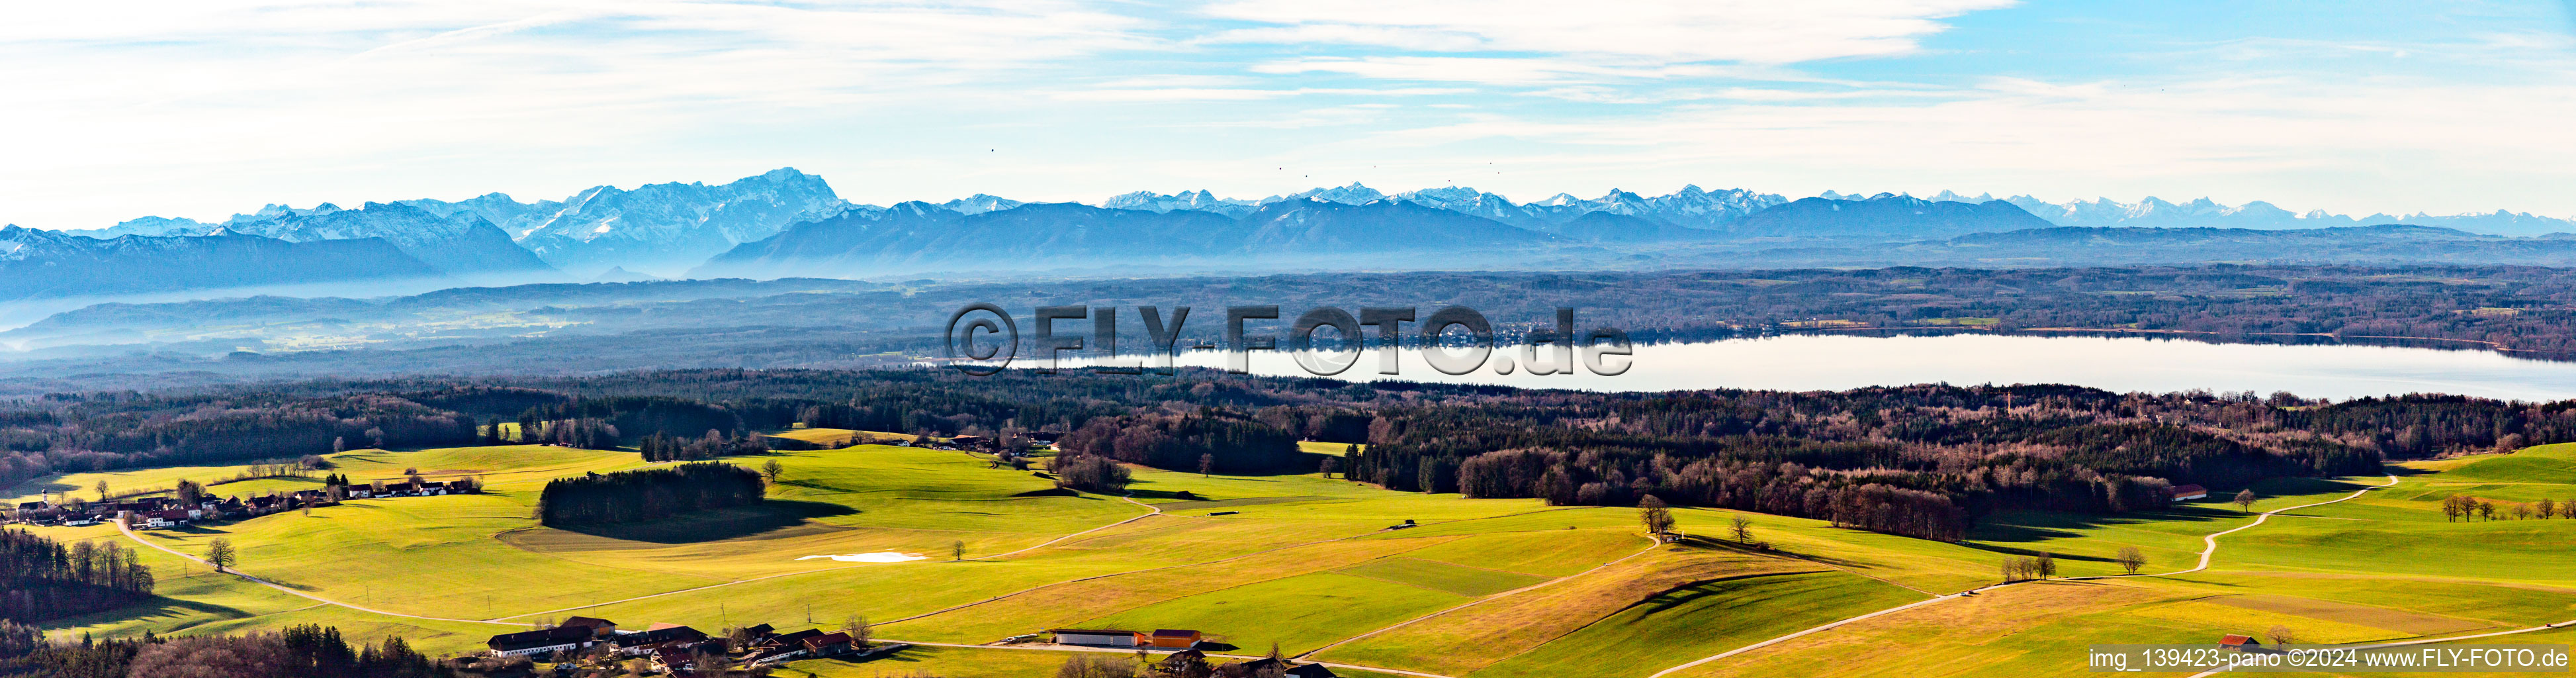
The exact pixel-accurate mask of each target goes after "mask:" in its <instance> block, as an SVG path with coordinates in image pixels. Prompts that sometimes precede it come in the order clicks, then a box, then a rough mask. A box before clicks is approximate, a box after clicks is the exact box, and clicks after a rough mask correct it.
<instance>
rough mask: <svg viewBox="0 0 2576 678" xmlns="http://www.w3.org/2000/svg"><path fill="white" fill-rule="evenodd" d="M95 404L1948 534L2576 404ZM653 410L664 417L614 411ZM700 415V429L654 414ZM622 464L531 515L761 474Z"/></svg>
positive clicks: (832, 379)
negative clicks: (534, 429)
mask: <svg viewBox="0 0 2576 678" xmlns="http://www.w3.org/2000/svg"><path fill="white" fill-rule="evenodd" d="M99 402H112V403H118V405H117V406H118V407H135V408H136V409H146V410H147V411H148V408H141V407H139V406H135V405H127V404H125V403H156V402H158V403H218V402H219V403H225V404H227V406H228V407H230V408H233V409H234V410H239V409H243V408H244V407H245V406H246V404H249V403H274V404H276V406H278V407H282V408H286V409H287V410H288V411H307V410H309V409H311V408H312V407H314V406H313V405H312V403H324V402H376V403H397V402H398V403H405V404H408V407H411V408H418V409H417V410H416V414H415V415H413V416H418V417H422V418H423V419H424V420H428V421H442V420H443V421H469V420H475V419H478V418H479V419H483V420H490V421H499V420H504V419H506V418H508V417H510V416H516V414H509V413H527V412H528V411H529V409H530V408H532V407H539V405H533V404H532V403H540V404H541V405H542V407H541V408H540V409H541V410H542V411H539V412H535V413H531V414H529V417H530V418H529V419H528V420H526V421H529V422H538V423H539V428H540V429H544V428H548V426H547V425H544V424H543V423H542V422H545V421H549V420H552V419H550V418H552V417H559V416H572V417H576V418H574V419H561V420H552V421H573V422H578V421H581V420H582V419H590V420H594V421H596V422H599V423H598V424H597V425H596V426H597V430H596V431H595V432H594V433H593V434H591V435H596V436H601V437H615V438H617V442H618V444H621V445H625V446H630V447H636V448H639V449H640V453H641V454H644V455H647V456H648V458H652V459H654V460H686V459H693V458H704V457H706V456H714V455H716V454H725V453H744V452H756V451H757V449H758V446H757V444H756V443H752V442H747V441H756V440H757V439H759V438H760V436H757V435H755V432H757V431H765V430H777V429H784V428H789V427H792V426H794V425H797V424H800V423H802V424H806V425H812V426H828V427H835V428H856V429H863V430H874V431H887V432H896V433H905V434H927V435H936V436H948V435H957V434H977V435H986V436H996V437H998V436H1000V435H1001V434H1004V433H1007V432H1021V431H1050V432H1055V433H1059V434H1061V436H1060V438H1059V445H1060V446H1061V448H1062V450H1063V457H1064V458H1062V459H1058V460H1056V461H1055V462H1054V463H1053V464H1051V467H1054V468H1065V469H1076V468H1078V469H1082V470H1081V471H1080V472H1079V473H1078V474H1077V477H1074V478H1069V479H1067V482H1068V484H1073V485H1080V486H1083V487H1085V488H1086V489H1096V488H1111V487H1115V486H1117V485H1122V484H1123V483H1124V479H1123V474H1118V473H1114V472H1111V471H1109V470H1108V469H1107V468H1104V467H1101V466H1100V465H1097V464H1083V463H1080V460H1081V459H1083V458H1098V459H1103V460H1115V461H1120V462H1126V463H1131V464H1139V465H1145V466H1154V467H1159V468H1166V469H1173V470H1181V471H1188V472H1196V471H1199V470H1200V469H1201V468H1202V466H1203V465H1204V466H1205V467H1206V468H1208V469H1210V470H1214V471H1223V472H1227V473H1292V472H1295V473H1311V472H1317V471H1319V470H1321V463H1322V462H1323V461H1324V457H1322V456H1320V455H1314V454H1308V453H1303V452H1299V451H1298V450H1297V449H1296V446H1295V445H1294V443H1295V442H1297V441H1300V440H1311V441H1322V442H1329V443H1335V444H1349V443H1361V444H1365V445H1367V447H1366V449H1365V450H1363V451H1360V452H1358V453H1357V454H1354V455H1352V456H1350V457H1349V458H1347V459H1342V460H1337V461H1336V464H1337V465H1338V468H1336V469H1335V470H1336V471H1337V472H1338V474H1339V475H1340V476H1341V477H1345V478H1348V479H1350V480H1353V481H1356V482H1365V483H1370V484H1374V485H1379V486H1383V487H1385V488H1388V489H1392V490H1400V491H1418V492H1443V493H1446V492H1457V493H1460V494H1463V495H1465V496H1469V497H1537V498H1542V499H1545V500H1546V501H1548V502H1550V503H1555V504H1561V505H1622V506H1627V505H1634V504H1635V503H1636V502H1637V501H1638V499H1639V498H1641V497H1642V496H1643V495H1647V494H1653V495H1656V496H1657V497H1659V498H1662V499H1663V500H1665V501H1668V502H1672V503H1674V504H1680V505H1698V506H1726V507H1734V508H1744V509H1751V510H1758V511H1764V512H1770V513H1779V514H1784V515H1797V516H1808V517H1814V518H1818V519H1825V520H1832V521H1835V522H1837V523H1840V524H1844V525H1848V526H1852V527H1858V528H1864V529H1871V530H1877V531H1883V532H1890V533H1895V534H1907V535H1913V536H1920V537H1929V538H1945V537H1949V536H1953V535H1956V534H1958V533H1960V532H1961V531H1963V530H1965V529H1967V527H1968V526H1971V525H1974V524H1975V522H1976V521H1977V520H1978V519H1979V518H1980V517H1981V516H1983V515H1986V514H1988V513H1991V512H1993V511H1998V510H2007V509H2020V508H2038V509H2053V510H2063V511H2079V512H2100V513H2117V512H2124V511H2134V510H2141V509H2153V508H2157V507H2161V506H2163V505H2164V504H2165V502H2166V496H2167V495H2166V493H2165V489H2164V488H2166V487H2169V486H2171V485H2180V484H2187V483H2188V484H2200V485H2205V486H2209V487H2212V488H2217V489H2220V490H2233V489H2236V488H2241V487H2244V486H2246V485H2248V484H2250V483H2252V482H2254V481H2256V480H2258V479H2262V478H2267V477H2283V476H2292V477H2298V476H2337V475H2349V474H2367V473H2372V472H2374V471H2375V470H2376V468H2377V467H2378V464H2379V462H2380V461H2381V460H2384V459H2409V458H2423V457H2430V456H2435V455H2441V454H2447V453H2457V452H2466V451H2483V450H2489V449H2494V448H2498V447H2507V448H2510V447H2518V446H2521V445H2525V444H2538V443H2546V442H2560V441H2570V440H2576V412H2571V411H2570V410H2571V408H2576V403H2522V402H2508V401H2498V400H2490V399H2483V398H2471V397H2460V396H2441V395H2413V396H2405V397H2397V398H2363V399H2355V400H2347V401H2339V402H2334V401H2326V400H2312V399H2306V398H2301V397H2299V396H2296V395H2294V394H2289V393H2274V394H2270V395H2261V394H2255V393H2208V392H2198V391H2195V392H2184V393H2167V394H2135V393H2132V394H2122V393H2112V392H2108V391H2102V390H2098V389H2090V388H2081V387H2073V386H2052V385H2036V386H1948V385H1916V386H1900V387H1879V388H1864V389H1854V390H1850V391H1841V392H1780V391H1747V390H1730V389H1712V390H1699V391H1676V392H1667V393H1596V392H1578V391H1547V390H1524V389H1515V388H1509V387H1499V386H1473V385H1436V384H1421V383H1411V382H1400V381H1387V382H1371V383H1350V382H1342V381H1336V380H1329V379H1315V378H1286V377H1254V376H1244V375H1230V374H1223V373H1218V372H1210V371H1200V370H1189V371H1184V372H1183V373H1181V374H1180V375H1178V376H1173V377H1151V376H1131V375H1107V374H1087V373H1074V374H1060V375H1052V376H1043V375H1036V374H1032V373H1028V372H1025V371H1008V372H1004V373H1002V374H999V375H995V376H992V377H982V378H976V377H965V376H961V375H957V374H952V373H947V372H941V371H932V370H913V369H901V370H796V369H788V370H742V369H708V370H654V371H635V372H622V373H613V374H605V375H588V376H524V377H485V378H452V377H450V378H402V379H388V380H376V381H346V380H327V381H304V382H285V383H274V384H264V385H258V386H240V387H224V388H221V389H215V390H212V391H207V392H199V393H194V394H185V395H182V394H158V395H150V394H117V395H113V396H106V395H66V396H59V397H55V398H47V399H41V400H33V401H26V402H21V403H16V404H14V405H13V406H12V407H13V409H0V422H5V423H6V424H7V426H8V428H6V429H0V435H5V436H12V437H15V439H19V440H25V441H30V442H31V443H32V442H34V441H49V442H53V443H54V444H58V445H61V447H43V446H37V445H32V444H31V445H29V446H30V447H35V448H36V449H33V450H31V451H28V452H22V453H20V454H21V456H22V457H27V456H32V457H33V458H35V459H36V460H37V463H38V464H40V465H41V464H46V463H52V460H56V459H62V460H72V461H74V462H75V463H77V461H78V460H84V459H99V458H104V457H102V456H101V455H102V454H103V453H98V452H95V451H90V450H85V449H82V448H80V447H79V445H81V444H82V442H83V441H87V440H96V439H102V438H112V437H116V436H117V435H119V433H120V430H119V429H116V428H114V426H116V425H128V424H137V423H141V422H147V421H150V418H144V417H102V416H82V415H83V414H85V413H86V412H87V411H88V410H86V409H84V408H86V407H93V406H98V405H94V403H99ZM429 403H436V404H438V405H440V406H444V407H446V408H455V409H444V408H434V407H432V406H431V405H429ZM168 409H176V410H179V412H178V413H174V414H171V415H167V416H172V417H177V416H185V413H186V412H192V411H196V410H192V409H180V408H178V407H175V406H173V407H169V408H168ZM209 409H210V408H209ZM407 411H409V410H407ZM647 411H650V412H659V413H666V414H664V415H656V417H640V416H630V415H632V414H633V413H636V412H647ZM669 413H678V414H669ZM619 417H628V418H626V419H619ZM610 421H621V422H624V423H621V424H618V425H614V426H611V425H609V424H607V423H606V422H610ZM657 422H664V423H657ZM710 424H712V425H713V426H712V427H711V428H704V429H700V430H699V431H698V432H697V433H696V434H695V435H689V433H688V432H685V431H679V432H663V431H658V430H654V427H655V426H672V427H678V426H687V427H692V428H695V427H701V426H708V425H710ZM629 427H636V428H632V429H630V428H629ZM609 429H614V434H613V435H612V434H611V433H610V432H609ZM404 430H414V429H408V428H407V429H404ZM488 431H489V429H488V428H487V429H486V432H487V433H488ZM388 437H389V438H390V437H391V436H388ZM466 438H467V439H468V440H478V439H479V440H484V441H485V442H489V443H501V442H509V441H506V440H497V439H490V436H488V435H487V436H484V437H481V438H477V437H476V436H471V435H468V436H467V437H466ZM605 442H606V441H604V440H594V441H591V442H590V443H588V444H591V445H601V444H605ZM388 444H394V443H390V442H389V443H388ZM410 444H441V445H446V444H470V443H467V442H456V441H451V440H447V439H443V438H442V439H436V442H434V443H423V442H410ZM693 448H694V449H693ZM301 452H303V449H302V448H300V447H299V448H292V449H278V450H276V451H275V452H273V453H270V454H260V455H258V456H291V455H294V454H299V453H301ZM716 467H721V468H716ZM57 468H60V467H57ZM72 468H85V467H78V466H74V467H72ZM1109 468H1114V465H1112V466H1111V467H1109ZM681 469H694V470H686V471H683V470H681ZM725 469H732V470H729V471H728V470H725ZM636 473H639V474H642V475H636V476H626V475H624V474H614V475H613V476H599V477H592V478H575V479H567V480H565V481H561V482H559V483H557V484H556V485H555V486H550V487H549V488H548V489H547V497H546V500H547V501H546V503H547V506H548V509H547V511H548V518H547V519H548V521H549V523H548V524H557V523H556V522H555V521H564V524H576V523H580V522H595V521H616V520H635V519H643V518H647V517H651V516H657V515H668V514H670V513H673V512H678V511H686V510H694V509H695V508H703V507H708V506H714V505H725V504H726V503H728V502H740V501H747V500H756V499H757V498H758V496H759V494H760V488H761V485H760V481H759V479H758V477H757V475H756V474H753V473H752V472H750V471H748V470H742V469H734V468H733V467H730V466H723V465H704V464H686V465H682V466H679V467H673V468H661V469H653V470H649V471H640V472H636Z"/></svg>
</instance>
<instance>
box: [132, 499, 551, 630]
mask: <svg viewBox="0 0 2576 678" xmlns="http://www.w3.org/2000/svg"><path fill="white" fill-rule="evenodd" d="M116 531H118V532H122V533H124V534H125V538H127V539H131V540H134V543H137V544H142V545H144V546H149V547H152V548H155V549H160V550H161V552H163V553H168V554H170V555H174V556H178V557H179V558H180V559H181V560H186V561H188V562H191V563H196V564H199V565H206V564H207V563H206V561H205V560H204V559H202V558H198V557H196V556H192V555H188V554H185V553H180V552H178V551H174V550H171V549H170V547H167V546H162V545H160V544H155V543H152V541H151V540H148V539H144V538H143V536H142V535H138V534H135V533H134V530H132V529H130V528H127V527H126V526H125V522H124V521H121V520H120V521H117V523H116ZM218 571H219V572H222V573H224V574H229V575H232V576H235V577H240V578H242V579H245V580H249V581H250V582H251V583H253V584H258V585H261V586H266V587H269V588H272V589H277V590H279V591H284V592H286V593H288V594H291V595H295V596H297V597H301V598H304V599H306V600H311V601H314V602H318V603H322V604H324V605H338V606H340V607H345V608H349V609H352V610H357V611H359V612H368V613H373V614H381V615H384V616H387V617H402V618H404V619H428V620H433V621H452V622H466V623H469V624H499V625H502V626H514V627H515V626H525V625H524V624H513V623H509V622H499V621H492V620H489V619H454V618H450V617H424V616H421V615H416V614H403V613H400V612H386V611H384V610H378V609H374V608H366V607H359V606H356V605H351V604H348V603H343V602H340V601H337V600H332V599H329V598H324V597H321V596H317V595H313V594H310V593H305V592H303V591H297V590H295V589H291V588H287V587H285V586H280V585H278V584H277V583H276V582H271V581H269V580H266V579H261V578H258V577H253V576H250V575H247V574H242V573H241V572H239V571H235V570H218Z"/></svg>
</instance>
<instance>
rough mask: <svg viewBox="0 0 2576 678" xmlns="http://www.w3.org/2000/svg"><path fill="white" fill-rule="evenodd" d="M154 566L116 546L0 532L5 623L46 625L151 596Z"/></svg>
mask: <svg viewBox="0 0 2576 678" xmlns="http://www.w3.org/2000/svg"><path fill="white" fill-rule="evenodd" d="M152 585H153V580H152V568H150V567H147V566H145V565H144V564H143V561H142V560H141V559H139V558H136V557H135V555H134V551H133V550H131V549H127V548H124V547H120V546H117V545H115V544H107V545H103V546H102V545H98V544H93V543H91V542H88V541H80V542H74V543H72V544H71V545H69V546H65V545H64V544H63V543H62V542H58V541H55V540H53V539H51V538H48V537H45V536H42V535H38V534H35V533H32V532H28V531H26V530H20V529H0V619H18V620H27V621H42V620H46V619H54V618H57V617H65V616H70V615H76V614H83V613H88V612H96V611H99V610H105V609H110V608H114V607H117V606H120V605H125V604H127V603H131V602H134V601H137V600H142V599H144V598H148V597H151V595H152Z"/></svg>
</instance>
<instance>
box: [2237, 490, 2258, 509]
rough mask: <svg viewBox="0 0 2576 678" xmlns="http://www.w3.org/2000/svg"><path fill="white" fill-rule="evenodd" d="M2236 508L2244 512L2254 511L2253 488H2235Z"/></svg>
mask: <svg viewBox="0 0 2576 678" xmlns="http://www.w3.org/2000/svg"><path fill="white" fill-rule="evenodd" d="M2236 509H2237V510H2239V511H2244V512H2246V513H2253V512H2254V490H2253V488H2247V489H2243V490H2237V491H2236Z"/></svg>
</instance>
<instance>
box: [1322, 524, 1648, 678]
mask: <svg viewBox="0 0 2576 678" xmlns="http://www.w3.org/2000/svg"><path fill="white" fill-rule="evenodd" d="M1646 539H1647V541H1649V542H1652V543H1649V544H1647V545H1646V548H1645V549H1644V550H1641V551H1638V552H1636V553H1631V554H1628V555H1624V556H1620V557H1619V559H1618V560H1613V561H1610V562H1607V563H1602V564H1599V565H1595V566H1592V569H1588V570H1584V571H1582V572H1576V573H1574V574H1569V575H1565V576H1562V577H1557V578H1555V579H1550V580H1547V581H1543V582H1539V583H1536V584H1531V585H1528V586H1523V587H1520V588H1516V589H1512V590H1509V591H1504V592H1502V593H1496V594H1493V595H1490V596H1485V597H1483V598H1477V599H1475V600H1470V601H1467V602H1465V603H1461V604H1459V605H1457V606H1455V607H1451V608H1448V609H1445V610H1441V611H1438V612H1433V613H1431V614H1426V615H1422V616H1419V617H1414V618H1412V619H1407V620H1404V621H1400V622H1396V623H1394V624H1390V625H1388V626H1386V627H1385V628H1381V629H1378V630H1375V631H1370V632H1368V633H1363V634H1359V635H1356V636H1351V637H1349V638H1343V639H1341V640H1336V641H1333V642H1332V644H1330V645H1325V646H1323V647H1319V648H1315V649H1312V650H1307V651H1305V652H1300V653H1297V656H1294V657H1289V659H1305V658H1307V657H1311V656H1314V655H1315V653H1318V652H1322V651H1325V650H1330V649H1333V648H1336V647H1341V646H1342V645H1345V644H1348V643H1350V642H1351V641H1355V640H1359V639H1362V638H1367V637H1369V636H1374V635H1377V634H1380V633H1385V632H1388V631H1393V630H1396V629H1399V628H1403V627H1405V626H1408V625H1411V624H1412V623H1414V622H1418V621H1422V620H1425V619H1430V618H1432V617H1437V616H1440V615H1444V614H1448V613H1451V612H1456V611H1459V610H1464V609H1467V608H1470V607H1475V606H1478V605H1483V604H1485V603H1487V602H1491V601H1494V600H1497V599H1500V598H1503V597H1505V596H1510V595H1514V594H1518V593H1521V592H1524V591H1530V590H1533V589H1540V588H1546V587H1548V586H1550V585H1553V584H1555V583H1557V582H1561V581H1565V580H1568V579H1573V578H1575V577H1580V576H1583V575H1587V574H1592V573H1594V572H1598V571H1600V570H1601V568H1605V567H1609V566H1612V565H1617V564H1619V563H1621V562H1625V561H1627V560H1628V559H1630V558H1635V557H1637V556H1642V555H1646V554H1648V553H1653V552H1655V548H1656V547H1659V546H1663V545H1664V543H1663V542H1662V541H1660V540H1656V539H1655V538H1653V537H1647V538H1646ZM1328 666H1329V664H1328ZM1369 670H1371V671H1384V670H1386V669H1369ZM1414 675H1429V674H1414Z"/></svg>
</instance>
